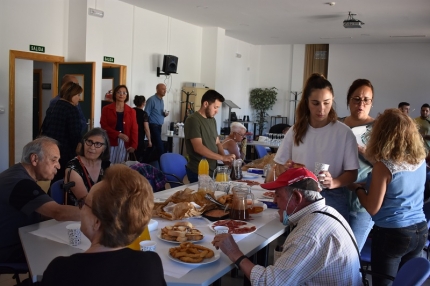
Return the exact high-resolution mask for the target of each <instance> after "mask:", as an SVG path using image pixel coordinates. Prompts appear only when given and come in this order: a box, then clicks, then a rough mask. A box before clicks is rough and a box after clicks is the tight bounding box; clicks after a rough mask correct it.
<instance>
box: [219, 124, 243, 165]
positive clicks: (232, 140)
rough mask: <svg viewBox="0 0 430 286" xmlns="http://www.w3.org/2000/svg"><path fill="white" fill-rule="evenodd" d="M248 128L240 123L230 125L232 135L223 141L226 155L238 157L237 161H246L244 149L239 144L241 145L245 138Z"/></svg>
mask: <svg viewBox="0 0 430 286" xmlns="http://www.w3.org/2000/svg"><path fill="white" fill-rule="evenodd" d="M245 133H246V127H245V126H244V125H243V124H242V123H239V122H233V123H232V124H231V125H230V134H229V135H228V136H227V137H225V139H224V140H223V141H222V143H221V144H222V147H223V149H224V152H225V153H226V154H234V155H236V159H245V154H243V153H242V152H241V151H242V148H239V146H238V143H241V142H242V141H243V139H244V138H245ZM227 152H228V153H227Z"/></svg>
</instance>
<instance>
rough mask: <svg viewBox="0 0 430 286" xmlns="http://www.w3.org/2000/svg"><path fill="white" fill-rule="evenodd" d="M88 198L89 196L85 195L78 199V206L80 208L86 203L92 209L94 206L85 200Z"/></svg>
mask: <svg viewBox="0 0 430 286" xmlns="http://www.w3.org/2000/svg"><path fill="white" fill-rule="evenodd" d="M86 198H87V196H85V197H83V198H82V199H79V200H78V207H79V209H80V210H81V209H82V208H83V207H84V205H86V206H87V207H89V208H90V209H92V207H91V206H90V205H89V204H87V203H86V202H85V199H86Z"/></svg>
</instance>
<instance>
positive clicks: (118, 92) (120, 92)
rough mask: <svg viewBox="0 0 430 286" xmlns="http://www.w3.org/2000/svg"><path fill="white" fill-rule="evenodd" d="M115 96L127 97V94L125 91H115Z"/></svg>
mask: <svg viewBox="0 0 430 286" xmlns="http://www.w3.org/2000/svg"><path fill="white" fill-rule="evenodd" d="M116 94H119V95H121V94H122V95H127V94H128V93H127V92H126V91H117V92H116Z"/></svg>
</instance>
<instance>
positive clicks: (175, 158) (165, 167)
mask: <svg viewBox="0 0 430 286" xmlns="http://www.w3.org/2000/svg"><path fill="white" fill-rule="evenodd" d="M186 165H187V159H185V157H184V156H182V155H181V154H176V153H164V154H163V155H161V157H160V169H161V171H162V172H163V173H164V175H165V176H166V178H167V181H169V184H170V187H172V188H175V187H177V186H180V185H182V184H183V180H184V177H185V175H186V174H187V170H186V169H185V166H186ZM171 174H172V175H175V176H176V177H178V178H179V179H180V181H178V178H175V177H174V176H171ZM174 182H178V184H175V183H174Z"/></svg>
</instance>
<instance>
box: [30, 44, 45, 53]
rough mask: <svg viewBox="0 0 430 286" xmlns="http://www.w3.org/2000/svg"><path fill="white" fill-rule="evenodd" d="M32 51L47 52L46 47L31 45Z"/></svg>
mask: <svg viewBox="0 0 430 286" xmlns="http://www.w3.org/2000/svg"><path fill="white" fill-rule="evenodd" d="M30 51H31V52H38V53H44V52H45V47H42V46H36V45H30Z"/></svg>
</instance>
